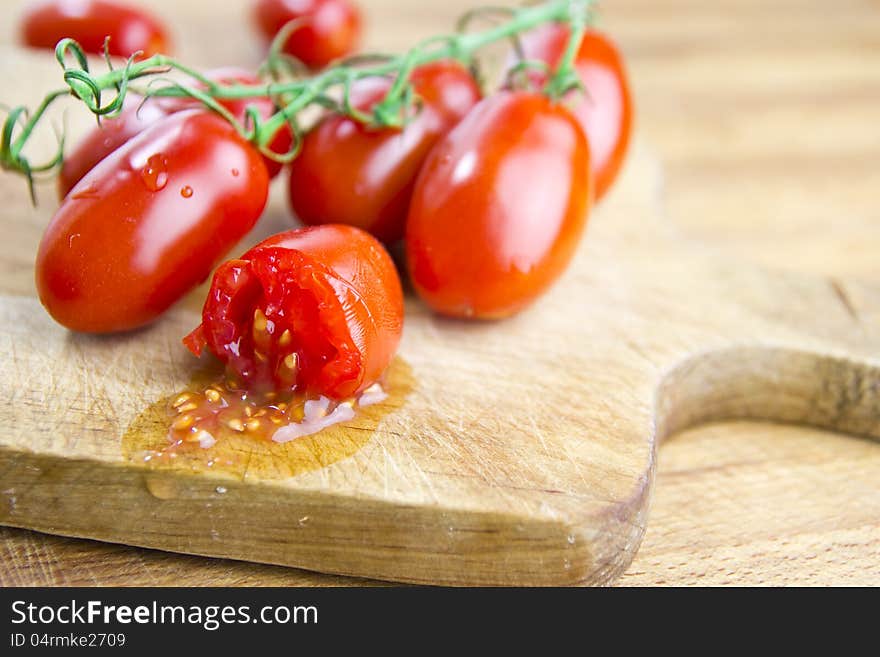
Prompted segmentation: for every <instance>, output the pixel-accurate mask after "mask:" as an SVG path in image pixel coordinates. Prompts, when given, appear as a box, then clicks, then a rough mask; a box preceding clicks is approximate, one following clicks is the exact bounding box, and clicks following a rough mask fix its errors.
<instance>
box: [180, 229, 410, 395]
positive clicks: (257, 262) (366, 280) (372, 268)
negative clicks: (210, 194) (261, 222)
mask: <svg viewBox="0 0 880 657" xmlns="http://www.w3.org/2000/svg"><path fill="white" fill-rule="evenodd" d="M402 326H403V293H402V291H401V287H400V280H399V278H398V276H397V272H396V270H395V269H394V264H393V263H392V261H391V258H390V256H389V255H388V254H387V252H386V251H385V250H384V248H383V247H382V246H381V244H379V243H378V242H377V241H376V240H375V239H374V238H372V237H371V236H370V235H368V234H367V233H365V232H364V231H361V230H359V229H357V228H353V227H350V226H338V225H326V226H318V227H313V228H307V229H301V230H295V231H288V232H286V233H281V234H280V235H276V236H274V237H271V238H269V239H268V240H266V241H264V242H262V243H261V244H259V245H257V246H256V247H254V248H253V249H251V250H250V251H248V252H247V253H246V254H244V255H243V256H242V257H241V259H239V260H231V261H229V262H227V263H225V264H224V265H222V266H221V267H220V268H218V270H217V272H216V273H215V275H214V279H213V281H212V284H211V290H210V292H209V294H208V299H207V301H206V303H205V306H204V309H203V311H202V324H201V325H200V326H199V327H198V328H197V329H196V330H195V331H193V332H192V333H191V334H190V335H188V336H187V337H186V338H185V339H184V344H185V345H186V346H187V348H189V349H190V351H192V352H193V353H194V354H195V355H197V356H198V355H201V353H202V351H203V350H204V349H205V348H207V349H209V350H210V351H211V352H212V353H213V354H214V355H215V356H217V357H218V358H219V359H220V360H221V361H223V362H224V363H225V364H226V366H227V369H228V371H229V373H230V375H231V376H232V377H233V378H234V379H235V380H236V382H237V384H238V385H241V386H243V387H246V388H248V389H256V390H266V389H289V388H294V387H295V388H297V389H299V390H301V391H303V392H310V393H317V394H321V395H326V396H328V397H331V398H334V399H342V398H346V397H351V396H353V395H356V394H358V393H359V392H362V391H363V390H364V389H366V388H368V387H369V386H370V385H372V384H373V383H375V382H376V381H377V380H378V379H379V377H380V376H381V375H382V373H383V372H384V371H385V369H386V368H387V367H388V365H389V363H390V362H391V358H392V357H393V356H394V352H395V351H396V349H397V345H398V343H399V341H400V337H401V332H402Z"/></svg>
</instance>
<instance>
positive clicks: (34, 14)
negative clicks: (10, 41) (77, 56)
mask: <svg viewBox="0 0 880 657" xmlns="http://www.w3.org/2000/svg"><path fill="white" fill-rule="evenodd" d="M108 36H109V37H110V42H109V44H108V48H109V51H110V54H111V55H115V56H117V57H129V56H131V55H133V54H134V53H136V52H141V53H142V55H141V56H140V58H141V59H143V58H146V57H150V56H152V55H156V54H159V53H163V54H166V55H167V54H170V50H171V44H170V41H169V39H168V32H167V30H166V29H165V27H164V26H163V25H162V24H161V23H160V22H159V20H158V19H157V18H156V17H154V16H152V15H150V14H149V13H148V12H146V11H144V10H143V9H140V8H137V7H132V6H130V5H126V4H123V3H120V2H114V1H113V0H44V1H43V2H36V3H31V6H30V7H29V8H28V9H27V10H26V11H25V14H24V17H23V19H22V23H21V37H22V41H23V42H24V43H25V44H26V45H28V46H32V47H34V48H50V49H52V50H54V49H55V45H56V44H57V43H58V42H59V41H60V40H61V39H63V38H65V37H71V38H73V39H75V40H76V41H77V43H79V45H80V46H82V48H83V49H84V50H85V51H86V52H89V53H93V54H102V53H103V52H104V40H105V38H106V37H108Z"/></svg>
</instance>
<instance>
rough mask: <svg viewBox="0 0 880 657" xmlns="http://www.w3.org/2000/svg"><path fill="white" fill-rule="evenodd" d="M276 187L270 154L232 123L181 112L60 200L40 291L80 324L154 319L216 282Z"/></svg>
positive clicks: (109, 326)
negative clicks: (266, 160)
mask: <svg viewBox="0 0 880 657" xmlns="http://www.w3.org/2000/svg"><path fill="white" fill-rule="evenodd" d="M268 188H269V178H268V175H267V173H266V166H265V165H264V164H263V159H262V157H261V156H260V154H259V153H258V152H257V151H256V149H254V148H253V147H252V146H251V145H250V144H249V143H248V142H246V141H245V140H243V139H242V138H241V137H240V136H239V135H238V133H237V132H235V130H234V129H233V128H232V126H230V125H229V123H227V122H226V121H224V120H223V119H222V118H220V117H218V116H216V115H214V114H212V113H210V112H206V111H202V110H187V111H182V112H177V113H175V114H172V115H170V116H168V117H166V118H165V119H163V120H161V121H159V122H157V123H155V124H154V125H152V126H150V127H149V128H147V129H146V130H144V131H143V132H141V133H140V134H139V135H137V136H136V137H134V138H132V139H130V140H129V141H128V142H126V143H125V144H123V145H122V146H121V147H120V148H118V149H116V150H115V151H113V153H111V154H110V155H109V156H107V157H105V158H104V159H103V160H102V161H101V162H100V163H99V164H98V165H97V166H95V168H93V169H92V170H91V171H90V172H89V173H88V174H86V176H85V177H84V178H83V179H82V180H80V182H79V183H77V184H76V186H75V187H74V188H73V189H72V190H71V191H70V194H69V195H68V196H67V198H65V200H64V201H63V202H62V204H61V206H60V208H59V209H58V211H57V212H56V214H55V216H54V217H52V219H51V221H50V222H49V225H48V226H47V228H46V231H45V233H44V235H43V239H42V241H41V243H40V247H39V251H38V253H37V261H36V283H37V290H38V292H39V295H40V300H41V301H42V303H43V305H44V306H45V307H46V309H47V310H48V311H49V314H50V315H52V317H54V318H55V320H56V321H58V323H60V324H62V325H63V326H66V327H67V328H69V329H72V330H75V331H83V332H89V333H111V332H116V331H125V330H130V329H134V328H137V327H140V326H144V325H145V324H148V323H149V322H151V321H152V320H154V319H155V318H156V317H158V316H159V315H160V314H161V313H162V312H164V311H165V310H167V309H168V307H169V306H171V304H173V303H174V302H175V301H177V300H178V299H180V298H181V297H182V296H183V295H184V294H185V293H186V292H188V291H189V290H191V289H192V288H194V287H195V286H196V285H198V284H199V283H201V282H202V281H204V280H205V279H207V277H208V276H209V275H210V273H211V269H212V268H213V267H214V266H215V265H216V264H217V262H219V261H220V260H221V259H222V258H223V257H224V256H225V255H226V254H227V253H228V252H229V250H230V249H232V248H233V247H234V246H235V245H236V244H237V243H238V242H239V240H241V239H242V238H243V237H244V236H245V234H246V233H247V232H248V231H249V230H250V229H251V228H252V227H253V225H254V224H255V223H256V222H257V219H259V217H260V214H261V213H262V211H263V208H264V206H265V204H266V198H267V196H268Z"/></svg>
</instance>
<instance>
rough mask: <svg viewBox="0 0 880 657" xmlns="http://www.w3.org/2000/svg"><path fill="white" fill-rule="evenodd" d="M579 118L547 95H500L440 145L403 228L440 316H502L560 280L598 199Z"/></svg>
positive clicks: (420, 282)
mask: <svg viewBox="0 0 880 657" xmlns="http://www.w3.org/2000/svg"><path fill="white" fill-rule="evenodd" d="M589 172H590V152H589V145H588V143H587V138H586V136H585V135H584V131H583V128H581V126H580V124H579V123H578V121H577V119H575V117H574V116H573V115H572V113H571V112H570V111H569V110H568V109H567V108H566V107H565V106H564V105H562V104H560V103H555V102H554V101H552V100H550V99H548V98H547V97H545V96H543V95H540V94H535V93H529V92H524V91H522V92H513V91H504V92H501V93H499V94H497V95H495V96H491V97H489V98H487V99H486V100H484V101H482V102H481V103H480V104H478V105H477V106H476V107H474V109H473V110H471V112H470V113H469V114H468V115H467V116H466V117H465V119H464V120H463V121H462V122H461V123H459V124H458V126H457V127H455V128H453V130H452V131H451V132H450V133H449V134H448V135H447V136H446V137H445V138H444V139H443V140H441V141H440V143H438V144H437V145H436V146H435V147H434V149H433V150H432V151H431V154H430V155H429V156H428V159H427V160H426V162H425V165H424V167H423V168H422V171H421V173H420V174H419V178H418V180H417V182H416V187H415V192H414V194H413V199H412V204H411V205H410V211H409V217H408V218H407V224H406V256H407V261H408V265H409V270H410V275H411V277H412V282H413V285H414V287H415V289H416V292H417V293H418V294H419V296H420V297H421V298H422V299H423V300H424V301H425V302H426V303H427V304H428V305H429V306H430V307H431V308H433V309H434V310H435V311H437V312H439V313H441V314H445V315H451V316H454V317H473V318H478V319H498V318H502V317H507V316H509V315H512V314H514V313H516V312H518V311H519V310H521V309H523V308H524V307H526V306H527V305H529V304H530V303H531V302H532V301H534V300H535V299H536V298H537V297H538V296H540V295H541V294H542V293H543V292H544V291H545V290H547V289H548V288H549V287H550V286H551V285H552V284H553V282H554V281H556V279H557V278H558V277H559V276H560V275H561V274H562V272H563V271H564V270H565V268H566V267H567V265H568V263H569V261H570V260H571V258H572V255H573V254H574V251H575V248H576V246H577V244H578V242H579V240H580V237H581V234H582V232H583V228H584V225H585V223H586V219H587V213H588V211H589V208H590V201H591V198H592V195H591V190H590V175H589Z"/></svg>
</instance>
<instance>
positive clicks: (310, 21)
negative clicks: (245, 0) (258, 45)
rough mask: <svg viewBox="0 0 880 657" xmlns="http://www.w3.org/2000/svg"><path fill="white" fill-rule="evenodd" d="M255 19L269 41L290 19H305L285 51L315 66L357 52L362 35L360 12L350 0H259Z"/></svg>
mask: <svg viewBox="0 0 880 657" xmlns="http://www.w3.org/2000/svg"><path fill="white" fill-rule="evenodd" d="M254 20H255V22H256V24H257V27H259V29H260V32H261V33H262V34H263V36H264V37H265V38H266V40H267V41H271V40H272V39H273V38H274V37H275V35H276V34H278V32H279V31H280V30H281V28H282V27H284V26H285V25H286V24H287V23H289V22H290V21H292V20H301V21H303V25H302V27H300V28H299V29H298V30H296V31H295V32H294V33H293V34H291V35H290V38H289V39H288V40H287V42H286V43H285V46H284V52H286V53H287V54H289V55H293V56H294V57H296V58H297V59H298V60H300V61H301V62H303V63H304V64H306V66H310V67H312V68H321V67H323V66H326V65H327V64H329V63H330V62H332V61H333V60H336V59H339V58H340V57H345V56H346V55H349V54H351V53H352V52H354V50H355V48H356V47H357V44H358V41H359V40H360V35H361V15H360V12H359V11H358V10H357V8H356V7H355V6H354V4H352V2H350V1H349V0H257V2H256V5H255V6H254Z"/></svg>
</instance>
